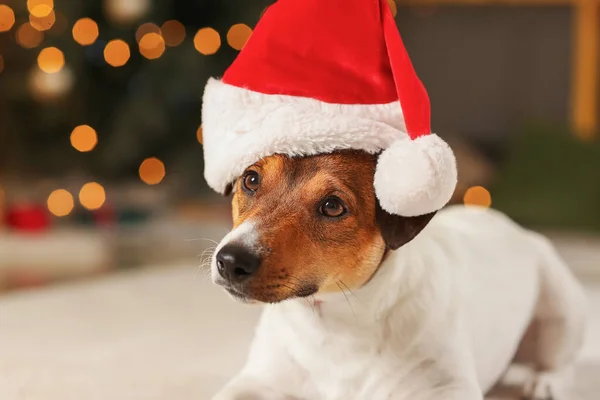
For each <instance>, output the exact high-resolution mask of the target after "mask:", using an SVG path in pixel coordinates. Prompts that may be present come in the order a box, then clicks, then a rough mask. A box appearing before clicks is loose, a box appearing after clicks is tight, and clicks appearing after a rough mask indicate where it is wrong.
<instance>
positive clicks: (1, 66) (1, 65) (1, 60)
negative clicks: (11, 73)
mask: <svg viewBox="0 0 600 400" xmlns="http://www.w3.org/2000/svg"><path fill="white" fill-rule="evenodd" d="M3 69H4V58H3V57H2V56H1V55H0V74H1V73H2V70H3Z"/></svg>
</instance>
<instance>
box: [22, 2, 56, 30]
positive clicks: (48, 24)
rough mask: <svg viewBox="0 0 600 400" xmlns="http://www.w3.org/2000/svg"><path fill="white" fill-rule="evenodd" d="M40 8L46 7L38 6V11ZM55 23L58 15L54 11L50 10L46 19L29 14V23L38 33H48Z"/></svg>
mask: <svg viewBox="0 0 600 400" xmlns="http://www.w3.org/2000/svg"><path fill="white" fill-rule="evenodd" d="M39 7H44V6H38V7H36V9H37V8H39ZM55 22H56V15H55V14H54V10H50V13H49V14H48V15H46V16H44V17H36V16H35V15H33V14H29V23H30V24H31V26H33V27H34V28H35V29H37V30H38V31H47V30H48V29H50V28H52V26H53V25H54V23H55Z"/></svg>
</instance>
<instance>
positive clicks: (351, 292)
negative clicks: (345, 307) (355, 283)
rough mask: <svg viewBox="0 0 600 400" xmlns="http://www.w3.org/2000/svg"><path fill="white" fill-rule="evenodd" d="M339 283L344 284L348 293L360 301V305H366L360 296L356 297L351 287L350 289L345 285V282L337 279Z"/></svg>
mask: <svg viewBox="0 0 600 400" xmlns="http://www.w3.org/2000/svg"><path fill="white" fill-rule="evenodd" d="M339 283H340V284H342V285H344V287H345V288H346V289H347V290H348V291H349V292H350V294H351V295H352V296H354V297H356V298H357V299H358V301H360V302H361V303H362V305H363V306H365V305H366V304H365V302H364V301H363V300H362V299H361V298H360V297H358V295H357V294H356V293H354V292H353V291H352V289H350V288H349V287H348V285H346V284H345V283H344V281H342V280H340V281H339Z"/></svg>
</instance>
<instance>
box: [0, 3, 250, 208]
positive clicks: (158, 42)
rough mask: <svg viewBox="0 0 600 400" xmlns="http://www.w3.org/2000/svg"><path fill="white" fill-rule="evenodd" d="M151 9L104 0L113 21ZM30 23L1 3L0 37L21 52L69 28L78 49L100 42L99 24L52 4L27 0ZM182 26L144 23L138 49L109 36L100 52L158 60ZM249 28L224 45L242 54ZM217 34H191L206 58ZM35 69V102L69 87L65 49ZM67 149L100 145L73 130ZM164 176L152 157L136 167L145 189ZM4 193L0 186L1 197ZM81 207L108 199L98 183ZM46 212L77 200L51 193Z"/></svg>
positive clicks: (43, 57) (92, 134) (109, 60)
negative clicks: (11, 40) (8, 37)
mask: <svg viewBox="0 0 600 400" xmlns="http://www.w3.org/2000/svg"><path fill="white" fill-rule="evenodd" d="M149 7H150V0H105V12H106V13H107V15H109V16H110V18H111V20H113V21H115V22H129V23H130V22H132V21H136V20H139V19H140V18H141V17H142V16H143V15H144V13H145V12H146V11H147V10H148V8H149ZM27 13H28V20H27V21H25V22H22V23H20V24H18V23H17V17H16V12H15V10H13V9H12V8H11V7H10V6H9V5H7V4H0V33H12V34H13V35H14V39H15V41H16V43H17V44H19V45H20V46H21V47H23V48H25V49H38V48H40V47H42V46H43V42H44V39H45V37H46V35H48V34H51V33H54V34H57V33H61V32H65V31H67V30H68V28H69V27H70V28H71V35H72V37H73V40H74V41H75V42H76V43H78V44H79V45H81V46H82V47H87V46H92V45H94V44H96V43H97V41H99V40H100V36H101V31H100V28H99V25H98V23H96V21H94V20H93V19H91V18H89V17H83V18H80V19H78V20H76V21H74V22H73V23H72V24H70V22H69V21H68V20H67V18H66V17H65V16H64V15H62V14H61V13H60V12H58V11H56V10H55V7H54V0H27ZM187 34H188V32H187V31H186V27H185V26H184V25H183V24H182V23H181V22H179V21H176V20H168V21H165V22H164V23H162V24H161V25H160V26H159V25H157V24H155V23H152V22H146V23H143V24H141V25H139V27H138V28H137V30H136V31H135V43H136V45H135V46H133V48H132V46H130V44H129V43H128V40H127V38H113V39H110V40H108V41H107V42H106V45H105V46H104V50H103V57H104V61H105V62H106V64H107V65H110V66H111V67H114V68H119V67H122V66H124V65H126V64H127V63H128V61H129V60H130V58H131V54H132V51H139V53H140V54H141V55H142V56H143V57H145V58H146V59H148V60H156V59H158V58H160V57H162V56H163V55H164V54H165V52H166V51H167V49H168V48H169V47H176V46H179V45H181V44H182V43H184V40H185V38H186V35H187ZM251 34H252V29H251V28H250V27H249V26H248V25H246V24H242V23H240V24H235V25H233V26H231V27H230V28H229V30H228V31H227V33H226V35H225V38H224V39H225V40H226V42H227V44H228V45H229V46H230V47H232V48H233V49H235V50H241V49H242V48H243V47H244V45H245V43H246V41H247V40H248V38H249V37H250V35H251ZM222 44H223V43H222V38H221V34H220V33H219V32H218V31H217V30H215V29H213V28H211V27H203V28H201V29H199V30H198V31H197V32H195V33H194V36H193V45H194V48H195V49H196V50H197V51H198V52H199V53H200V54H201V55H204V56H210V55H213V54H215V53H217V52H218V51H219V49H220V48H221V46H222ZM36 61H37V68H34V69H33V70H32V72H31V75H30V78H29V84H30V88H31V90H32V93H33V95H34V96H35V97H36V98H37V99H48V98H51V97H52V96H53V95H56V94H57V93H61V92H66V91H68V90H69V88H70V87H71V85H72V84H73V76H72V75H73V74H72V72H71V70H70V68H69V66H68V62H67V60H66V59H65V55H64V53H63V51H62V50H61V49H59V48H57V47H42V48H40V49H39V52H38V56H37V60H36ZM7 62H10V61H9V60H6V59H5V58H4V57H3V55H2V54H0V73H2V71H3V69H4V68H5V66H6V63H7ZM196 138H197V140H198V142H199V143H200V144H201V143H202V127H199V128H198V130H197V132H196ZM69 139H70V144H71V146H72V147H73V148H74V149H75V150H77V151H79V152H82V153H87V152H91V151H94V149H95V148H96V146H97V144H98V140H99V138H98V133H97V132H96V130H95V129H94V128H93V127H92V126H90V125H80V126H76V127H74V128H73V130H72V131H71V134H70V137H69ZM165 176H166V168H165V165H164V163H163V162H162V161H161V160H160V159H158V158H156V157H150V158H146V159H145V160H143V161H142V162H141V163H140V166H139V178H140V180H141V181H142V182H144V183H145V184H147V185H158V184H160V183H161V182H162V181H163V179H164V178H165ZM1 193H2V190H1V188H0V194H1ZM78 200H79V203H80V204H81V205H82V206H83V207H84V208H86V209H88V210H98V209H100V208H101V207H102V206H103V205H104V203H105V201H106V191H105V189H104V187H103V186H102V185H101V184H100V183H98V182H89V183H86V184H85V185H83V186H82V188H81V190H80V191H79V193H78ZM46 203H47V207H48V210H49V211H50V212H51V213H52V214H53V215H55V216H57V217H64V216H67V215H69V214H70V213H71V212H72V211H73V209H74V208H75V198H74V196H73V194H72V193H71V192H69V191H68V190H66V189H63V188H58V189H55V190H53V191H52V192H51V193H50V194H49V195H48V197H47V202H46Z"/></svg>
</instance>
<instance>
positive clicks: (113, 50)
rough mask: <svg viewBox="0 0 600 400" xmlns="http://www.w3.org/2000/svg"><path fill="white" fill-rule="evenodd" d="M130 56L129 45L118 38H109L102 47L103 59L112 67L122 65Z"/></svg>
mask: <svg viewBox="0 0 600 400" xmlns="http://www.w3.org/2000/svg"><path fill="white" fill-rule="evenodd" d="M129 57H131V52H130V50H129V45H128V44H127V43H125V42H124V41H122V40H120V39H115V40H111V41H110V42H108V43H107V44H106V47H105V48H104V59H105V60H106V62H107V63H108V64H109V65H111V66H113V67H122V66H123V65H125V64H127V61H129Z"/></svg>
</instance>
